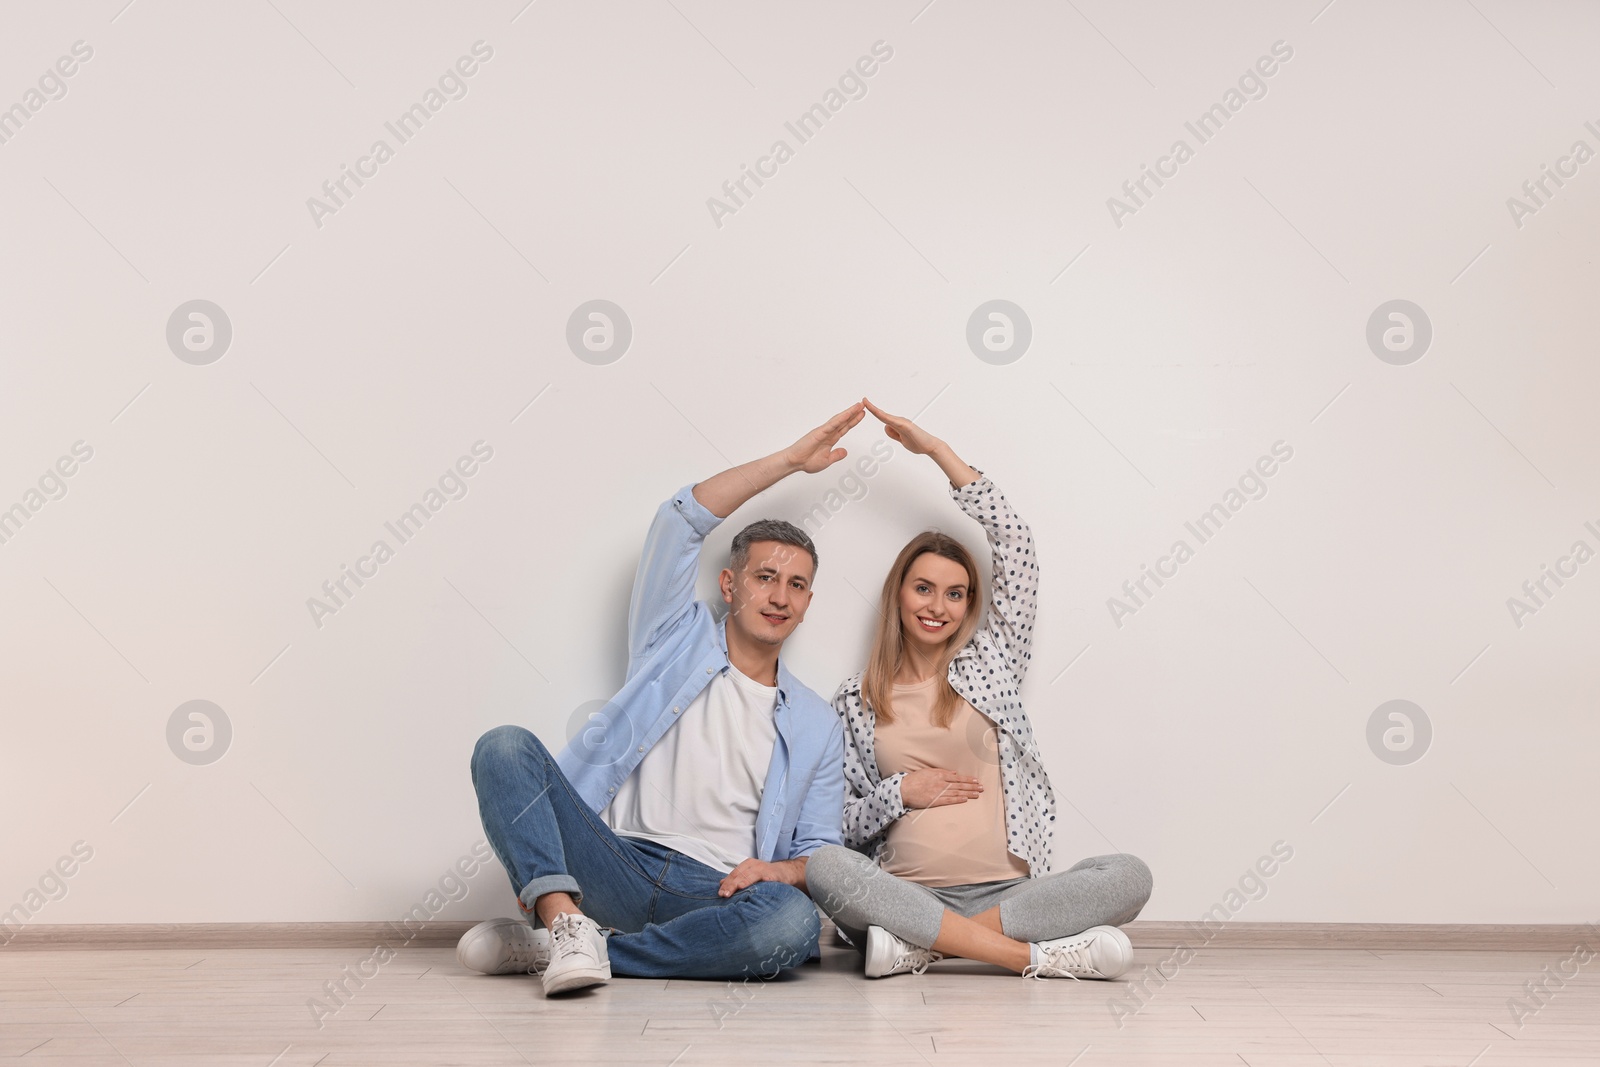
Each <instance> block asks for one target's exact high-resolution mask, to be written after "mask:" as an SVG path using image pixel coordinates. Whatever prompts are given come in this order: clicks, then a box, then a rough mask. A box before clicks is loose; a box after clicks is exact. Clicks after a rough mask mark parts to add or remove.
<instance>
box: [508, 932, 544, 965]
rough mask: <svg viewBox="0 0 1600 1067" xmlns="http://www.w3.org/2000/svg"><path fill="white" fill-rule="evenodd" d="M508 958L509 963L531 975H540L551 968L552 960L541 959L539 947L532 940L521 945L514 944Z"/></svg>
mask: <svg viewBox="0 0 1600 1067" xmlns="http://www.w3.org/2000/svg"><path fill="white" fill-rule="evenodd" d="M506 958H507V960H508V961H509V962H511V963H515V964H517V965H518V966H520V967H522V968H524V969H525V970H526V971H527V972H528V973H529V974H539V973H540V972H542V971H543V970H544V969H545V968H546V967H548V966H550V960H549V959H548V958H541V957H540V955H539V947H538V946H537V945H535V944H534V943H533V940H532V939H531V938H530V939H529V940H527V941H524V942H522V943H521V944H515V943H513V944H512V946H511V950H510V952H509V953H508V954H507V957H506Z"/></svg>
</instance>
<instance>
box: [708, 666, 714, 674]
mask: <svg viewBox="0 0 1600 1067" xmlns="http://www.w3.org/2000/svg"><path fill="white" fill-rule="evenodd" d="M706 673H707V674H715V673H716V668H715V667H707V668H706Z"/></svg>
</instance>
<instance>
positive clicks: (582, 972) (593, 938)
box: [540, 912, 611, 996]
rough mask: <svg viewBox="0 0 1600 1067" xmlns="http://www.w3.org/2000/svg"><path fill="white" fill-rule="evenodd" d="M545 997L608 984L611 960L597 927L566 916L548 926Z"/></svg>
mask: <svg viewBox="0 0 1600 1067" xmlns="http://www.w3.org/2000/svg"><path fill="white" fill-rule="evenodd" d="M540 978H541V979H542V981H543V982H544V992H545V995H546V996H550V995H551V994H554V993H566V992H568V991H569V990H573V989H582V988H584V987H585V986H591V985H598V984H600V983H601V982H609V981H610V980H611V959H610V957H608V956H607V955H606V938H605V935H604V934H602V933H601V932H600V927H599V925H598V924H597V923H596V922H595V921H594V920H593V919H591V918H589V917H588V916H587V915H578V914H574V913H571V912H568V913H566V914H563V915H557V916H556V918H555V921H554V922H552V923H551V924H550V963H549V965H548V966H547V967H545V969H544V971H543V972H542V973H541V975H540Z"/></svg>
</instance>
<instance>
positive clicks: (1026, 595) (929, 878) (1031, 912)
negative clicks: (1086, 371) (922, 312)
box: [806, 401, 1151, 979]
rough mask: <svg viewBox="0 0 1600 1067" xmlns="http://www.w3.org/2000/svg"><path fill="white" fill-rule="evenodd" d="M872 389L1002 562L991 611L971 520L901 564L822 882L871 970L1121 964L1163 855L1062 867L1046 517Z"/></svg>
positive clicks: (861, 684) (852, 707)
mask: <svg viewBox="0 0 1600 1067" xmlns="http://www.w3.org/2000/svg"><path fill="white" fill-rule="evenodd" d="M866 406H867V410H869V411H871V412H872V414H873V415H875V416H877V417H878V419H879V420H881V421H882V422H883V424H884V427H885V432H887V433H888V435H889V436H890V437H891V438H893V439H894V440H896V441H898V442H899V443H900V444H901V445H903V446H904V447H905V448H906V450H907V451H909V452H913V453H916V454H918V455H925V456H928V457H929V458H931V459H932V460H933V461H934V462H935V463H937V464H938V465H939V469H940V470H942V471H943V472H944V473H945V475H946V476H947V477H948V478H949V479H950V486H951V490H950V491H951V496H952V497H953V498H954V499H955V501H956V503H957V504H958V505H960V507H961V510H962V511H964V512H966V514H967V515H968V516H970V517H971V518H972V519H973V520H974V521H976V522H977V523H978V524H979V525H981V526H982V527H983V529H984V533H985V535H986V536H987V538H988V541H989V551H990V554H991V556H992V558H993V567H992V573H991V577H990V588H989V591H988V605H987V606H988V611H987V613H986V614H985V613H984V611H983V608H984V603H983V600H982V589H981V583H980V581H979V575H978V568H977V565H976V564H975V563H974V561H973V559H972V555H971V553H969V552H968V551H967V549H966V548H965V547H964V546H963V545H962V544H961V543H960V542H959V541H957V540H955V539H954V538H951V537H948V536H946V535H944V534H941V533H938V532H936V531H932V530H930V531H927V532H924V533H921V534H918V535H917V536H916V537H914V538H912V539H911V541H910V543H909V544H907V545H906V546H905V548H903V549H901V550H900V554H899V556H898V557H896V559H895V561H894V565H893V566H892V567H891V568H890V569H889V574H888V577H887V578H886V579H885V580H884V583H883V593H882V596H881V597H880V599H879V603H878V614H879V619H878V627H877V632H876V635H875V637H874V638H873V642H872V651H871V655H870V657H869V659H868V662H867V668H866V670H864V671H862V672H861V673H860V674H857V675H855V676H854V677H852V678H849V679H847V680H846V681H845V682H844V683H843V684H842V685H841V686H840V687H839V691H838V693H837V695H835V697H834V700H833V704H834V709H835V710H836V711H837V712H838V713H839V715H840V716H841V717H842V718H843V719H844V722H845V781H846V783H847V786H848V790H849V794H848V796H847V797H846V801H845V812H844V841H845V844H846V845H848V846H849V847H848V848H841V847H839V846H837V845H828V846H825V847H823V848H821V849H819V850H818V851H816V852H814V853H812V856H811V862H810V865H809V866H808V867H807V869H806V881H807V883H808V884H809V886H810V889H811V895H812V897H813V898H814V899H815V900H816V902H817V903H818V904H819V905H820V906H821V907H822V910H823V911H825V912H826V913H827V914H828V916H829V917H830V918H832V919H833V921H834V924H835V925H836V926H837V927H838V928H839V930H840V932H841V933H842V934H843V935H844V936H845V938H846V939H847V940H849V941H850V942H851V944H854V945H856V946H857V947H858V948H862V949H863V950H864V951H865V954H866V974H867V976H868V977H869V978H879V977H884V976H887V975H891V974H901V973H904V972H906V971H911V972H915V973H917V974H920V973H922V972H923V971H924V970H926V969H927V967H928V965H929V964H931V963H933V962H934V961H936V960H940V959H943V958H945V957H946V956H959V957H962V958H965V959H972V960H981V961H983V962H985V963H992V964H995V965H997V966H1000V967H1004V968H1006V969H1007V970H1010V971H1014V972H1016V973H1018V974H1021V975H1022V976H1023V977H1025V978H1027V977H1034V978H1073V979H1081V978H1115V977H1117V976H1118V975H1120V974H1122V973H1123V972H1124V971H1126V970H1127V969H1128V966H1129V964H1130V963H1131V962H1132V960H1133V950H1132V946H1131V945H1130V944H1129V942H1128V938H1127V935H1126V934H1124V933H1123V932H1122V931H1121V930H1119V929H1117V927H1118V926H1120V925H1121V924H1122V923H1126V922H1129V921H1131V920H1132V919H1133V918H1134V917H1135V916H1137V915H1138V914H1139V910H1140V909H1141V908H1143V907H1144V905H1145V902H1146V901H1147V900H1149V898H1150V888H1151V878H1150V869H1149V868H1148V867H1146V866H1145V864H1144V863H1143V861H1141V860H1140V859H1138V858H1137V857H1135V856H1128V855H1112V856H1093V857H1090V858H1088V859H1084V860H1080V861H1079V862H1078V863H1076V864H1074V865H1073V866H1072V867H1070V868H1068V869H1067V870H1065V871H1059V872H1055V873H1052V872H1051V870H1050V850H1051V845H1052V839H1053V837H1054V835H1055V825H1056V814H1055V795H1054V793H1053V792H1052V790H1051V787H1050V779H1049V776H1048V775H1046V773H1045V769H1044V764H1043V762H1042V761H1041V759H1040V755H1039V749H1038V746H1037V744H1036V743H1035V741H1034V737H1033V727H1032V725H1031V724H1030V723H1029V721H1028V716H1027V713H1026V712H1024V711H1023V709H1022V700H1021V695H1020V692H1019V690H1020V687H1021V685H1022V678H1023V676H1024V675H1025V674H1026V673H1027V670H1028V660H1029V645H1030V644H1031V642H1032V639H1033V622H1034V615H1035V611H1036V606H1037V599H1038V588H1039V568H1038V563H1037V561H1036V559H1035V556H1034V546H1033V535H1032V534H1031V533H1030V532H1029V530H1028V526H1027V524H1026V523H1024V522H1023V521H1022V520H1021V519H1020V518H1019V517H1018V516H1017V514H1016V513H1015V512H1014V511H1012V510H1011V505H1010V504H1009V503H1007V501H1006V498H1005V496H1004V495H1003V494H1002V493H1001V492H1000V490H999V488H998V487H996V485H995V484H994V482H993V481H991V480H990V479H989V478H988V477H987V476H985V475H984V474H983V473H982V472H980V471H977V470H975V469H973V468H972V467H970V466H968V465H967V464H966V463H964V462H962V460H961V459H960V458H959V457H957V456H956V454H955V453H954V452H953V451H952V450H951V449H950V446H949V445H947V444H945V443H944V442H943V441H941V440H939V439H938V438H936V437H934V436H932V435H931V434H929V433H928V432H927V431H925V430H923V429H922V428H920V427H918V426H917V425H916V424H915V423H913V422H912V421H911V420H910V419H905V418H900V417H898V416H894V415H890V414H888V413H887V412H884V411H882V410H880V409H879V408H877V407H876V406H875V405H873V404H872V403H871V402H870V401H868V402H866Z"/></svg>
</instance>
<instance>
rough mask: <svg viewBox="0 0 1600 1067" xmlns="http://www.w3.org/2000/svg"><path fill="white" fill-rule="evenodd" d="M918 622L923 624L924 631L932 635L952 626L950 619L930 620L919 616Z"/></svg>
mask: <svg viewBox="0 0 1600 1067" xmlns="http://www.w3.org/2000/svg"><path fill="white" fill-rule="evenodd" d="M917 622H918V623H920V624H921V626H922V628H923V629H924V630H926V631H928V632H929V633H931V634H936V633H938V632H939V631H941V630H943V629H944V628H945V627H946V626H949V625H950V620H949V619H929V618H924V617H923V616H921V615H918V616H917Z"/></svg>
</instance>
